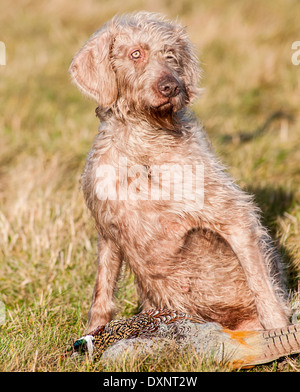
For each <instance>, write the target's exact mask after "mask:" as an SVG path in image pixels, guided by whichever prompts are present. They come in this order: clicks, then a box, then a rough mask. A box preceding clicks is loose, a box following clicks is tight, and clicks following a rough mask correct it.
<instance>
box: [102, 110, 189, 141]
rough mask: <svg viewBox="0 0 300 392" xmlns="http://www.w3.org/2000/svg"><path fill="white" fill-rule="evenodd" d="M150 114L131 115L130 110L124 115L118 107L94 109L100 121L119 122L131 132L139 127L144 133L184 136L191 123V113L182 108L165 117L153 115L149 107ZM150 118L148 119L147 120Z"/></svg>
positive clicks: (120, 125) (153, 112)
mask: <svg viewBox="0 0 300 392" xmlns="http://www.w3.org/2000/svg"><path fill="white" fill-rule="evenodd" d="M149 112H151V113H150V115H147V114H146V113H145V115H141V116H136V115H131V114H130V112H127V113H126V117H125V116H123V115H122V112H121V111H120V110H119V109H118V107H114V108H110V109H108V110H104V109H102V108H101V107H100V106H98V107H97V108H96V109H95V113H96V116H97V117H98V118H99V120H100V122H101V123H104V122H108V123H109V122H114V123H116V122H117V123H119V127H120V128H121V127H124V126H125V127H126V128H130V129H131V130H132V131H133V132H134V130H138V131H139V132H140V130H141V129H143V131H144V132H145V133H146V134H149V135H150V134H151V135H152V134H154V135H156V134H157V133H164V134H168V135H172V136H174V137H175V138H178V137H180V136H184V134H186V132H187V131H188V129H187V126H188V125H190V123H191V113H190V112H189V111H188V110H187V109H186V108H183V109H181V110H180V111H179V112H177V113H168V114H166V115H165V117H162V116H160V115H159V114H157V116H155V111H152V110H151V109H149ZM149 118H150V120H149Z"/></svg>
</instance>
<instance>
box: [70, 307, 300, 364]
mask: <svg viewBox="0 0 300 392" xmlns="http://www.w3.org/2000/svg"><path fill="white" fill-rule="evenodd" d="M165 341H169V342H171V341H172V342H175V344H176V345H177V347H178V349H180V348H183V347H190V348H192V349H193V351H192V352H193V353H194V354H193V355H195V354H196V355H199V356H201V357H207V358H213V359H214V360H215V361H216V362H219V363H222V364H224V363H228V364H230V366H231V367H232V368H240V367H249V366H253V365H258V364H263V363H267V362H271V361H273V360H275V359H277V358H279V357H282V356H285V355H289V354H295V353H299V352H300V325H290V326H288V327H286V328H280V329H275V330H260V331H254V330H253V331H232V330H229V329H226V328H224V327H222V326H221V325H219V324H217V323H213V322H206V321H204V320H202V319H201V318H200V317H198V316H194V315H188V314H185V313H181V312H176V311H173V310H168V309H159V310H157V309H155V310H148V311H143V312H141V313H139V314H138V315H135V316H132V317H130V318H128V319H121V320H114V321H111V322H109V323H107V324H106V325H101V326H99V327H98V328H96V329H95V330H93V331H92V332H90V333H89V334H88V335H85V336H83V337H81V338H80V339H78V340H77V341H76V342H75V343H74V344H73V346H72V349H71V350H70V351H71V352H73V353H87V354H89V355H90V357H91V358H93V360H94V361H98V360H100V358H101V357H105V358H106V359H110V360H116V359H118V358H120V356H122V354H124V352H125V351H126V352H127V354H128V353H129V355H138V354H143V353H144V354H152V353H153V354H155V351H159V350H160V348H161V347H160V346H162V345H163V344H164V343H165Z"/></svg>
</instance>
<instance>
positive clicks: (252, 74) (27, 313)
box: [0, 0, 300, 371]
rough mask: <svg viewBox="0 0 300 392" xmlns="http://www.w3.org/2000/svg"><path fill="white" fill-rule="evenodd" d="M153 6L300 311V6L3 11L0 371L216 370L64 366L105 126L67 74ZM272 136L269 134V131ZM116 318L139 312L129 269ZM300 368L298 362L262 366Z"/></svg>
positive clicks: (85, 292) (82, 297)
mask: <svg viewBox="0 0 300 392" xmlns="http://www.w3.org/2000/svg"><path fill="white" fill-rule="evenodd" d="M140 9H146V10H149V11H157V12H162V13H164V14H166V15H168V16H169V17H170V18H176V17H178V18H179V20H180V21H181V22H182V23H183V24H185V25H186V26H187V27H188V32H189V34H190V37H191V39H192V41H193V43H194V44H195V47H196V49H197V50H198V52H199V57H200V60H201V63H202V67H203V70H204V71H203V79H202V87H204V88H205V89H206V91H205V93H204V94H203V96H202V98H201V99H199V100H198V101H197V102H196V103H195V104H194V107H193V110H194V111H195V112H196V113H197V115H198V116H199V117H200V118H201V119H202V120H203V122H204V124H205V127H206V130H207V133H208V134H209V136H210V138H211V140H212V142H213V145H214V147H215V149H216V151H217V153H218V155H219V156H220V157H221V159H222V160H223V161H224V162H225V163H226V164H227V166H228V168H229V171H230V172H231V173H232V175H233V176H234V177H235V178H236V179H237V182H238V184H240V185H241V186H242V187H243V188H244V189H247V190H249V191H250V192H251V193H253V194H254V195H255V198H256V201H257V203H258V204H259V206H260V207H261V209H262V211H263V216H264V223H265V224H266V225H267V226H268V227H269V229H270V230H271V233H272V235H273V237H274V239H275V240H276V241H277V244H278V246H279V247H280V249H281V251H282V254H283V257H284V261H285V263H286V266H287V269H288V276H289V284H290V289H291V300H292V302H293V304H294V306H297V299H298V297H299V295H298V282H299V272H300V245H299V238H300V186H299V185H300V108H299V98H300V65H299V66H296V65H293V63H292V61H291V56H292V54H293V51H292V50H291V45H292V43H293V42H294V41H297V40H298V41H299V40H300V30H299V21H300V6H299V1H297V0H264V1H263V2H262V1H259V0H252V1H250V0H245V1H238V0H229V1H225V0H201V1H199V0H172V1H170V0H162V1H158V0H151V1H150V0H144V1H143V0H127V1H126V2H122V1H121V0H110V1H108V0H85V1H84V2H83V1H77V0H75V1H74V0H73V1H71V0H50V1H44V0H42V1H38V0H15V1H13V2H12V1H10V0H0V26H1V29H0V41H3V42H4V43H5V45H6V57H7V64H6V66H1V65H0V140H1V142H0V301H1V302H2V306H4V307H5V317H6V318H5V322H3V325H2V326H0V370H1V371H92V370H121V371H122V370H127V371H128V370H135V371H153V370H156V371H165V370H169V371H182V370H187V371H193V370H195V371H201V370H209V371H217V370H224V369H222V368H221V367H220V366H218V365H216V364H209V363H202V362H201V361H200V362H197V361H195V360H194V359H193V358H171V359H170V357H169V356H166V358H161V359H160V360H159V361H156V362H154V361H147V362H146V363H139V362H138V361H133V362H132V363H127V364H123V365H119V367H118V368H117V369H111V368H105V367H101V366H100V365H91V364H90V363H88V361H85V360H77V361H72V360H71V361H67V362H62V361H61V360H60V354H61V353H63V352H64V350H65V348H66V347H67V345H68V344H69V343H71V342H72V341H73V340H74V339H76V338H77V337H79V336H81V335H82V333H83V331H84V328H85V325H86V320H87V312H88V308H89V304H90V300H91V295H92V289H93V284H94V276H95V271H96V264H95V262H96V233H95V230H94V227H93V222H92V220H91V219H90V216H89V212H88V211H87V209H86V207H85V204H84V200H83V197H82V193H81V191H80V189H79V179H80V174H81V172H82V170H83V167H84V162H85V156H86V153H87V151H88V150H89V147H90V145H91V142H92V140H93V137H94V135H95V134H96V131H97V126H98V121H97V119H96V118H95V116H94V109H95V104H94V103H93V102H91V101H88V100H86V99H85V98H83V97H82V96H81V94H80V92H79V91H77V89H76V88H75V87H74V86H73V85H72V84H71V83H70V80H69V76H68V73H67V70H68V67H69V64H70V62H71V59H72V56H73V55H74V53H75V52H76V51H77V50H78V49H79V48H80V47H81V45H82V44H83V43H84V42H85V41H86V40H87V38H88V37H89V36H90V35H91V34H92V32H93V31H94V30H96V29H97V28H98V27H100V26H101V25H102V24H103V23H104V22H105V21H106V20H108V19H110V18H111V17H112V16H113V15H114V14H116V13H122V12H129V11H134V10H140ZM264 125H265V126H264ZM117 302H118V308H119V311H118V314H117V317H121V316H129V315H132V314H134V312H136V310H137V307H138V300H137V297H136V293H135V288H134V282H133V278H132V276H131V275H130V274H129V272H128V271H126V270H124V271H123V279H122V280H121V281H120V284H119V291H118V293H117ZM255 370H256V371H279V370H281V371H297V370H298V371H299V370H300V362H299V360H298V359H297V358H292V359H287V360H282V361H278V362H275V363H273V364H271V365H268V366H261V367H257V368H255Z"/></svg>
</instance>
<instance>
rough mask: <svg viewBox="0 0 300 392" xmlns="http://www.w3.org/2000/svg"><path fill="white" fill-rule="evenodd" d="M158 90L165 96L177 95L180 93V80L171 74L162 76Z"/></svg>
mask: <svg viewBox="0 0 300 392" xmlns="http://www.w3.org/2000/svg"><path fill="white" fill-rule="evenodd" d="M157 87H158V91H159V92H160V94H161V95H163V96H164V97H168V98H171V97H176V95H178V94H179V93H180V90H181V89H180V86H179V84H178V82H177V81H176V80H175V79H174V78H172V77H171V76H167V77H164V78H161V79H160V80H159V81H158V83H157Z"/></svg>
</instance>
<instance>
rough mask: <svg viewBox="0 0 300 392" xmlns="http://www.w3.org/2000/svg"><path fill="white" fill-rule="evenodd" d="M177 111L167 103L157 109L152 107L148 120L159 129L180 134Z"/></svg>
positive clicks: (149, 110)
mask: <svg viewBox="0 0 300 392" xmlns="http://www.w3.org/2000/svg"><path fill="white" fill-rule="evenodd" d="M177 111H178V110H177V109H176V108H175V107H174V106H173V105H172V104H171V103H166V104H165V105H162V106H160V107H157V108H156V107H150V108H149V109H148V115H147V120H148V121H149V122H150V123H151V124H153V125H154V126H156V127H158V128H162V129H166V130H168V131H173V132H174V131H175V132H178V131H179V130H180V120H179V118H178V113H177Z"/></svg>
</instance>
